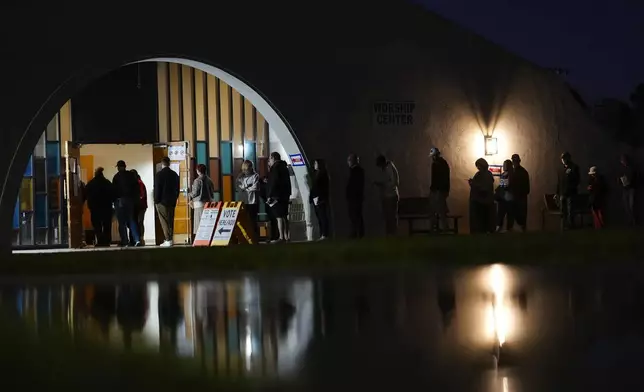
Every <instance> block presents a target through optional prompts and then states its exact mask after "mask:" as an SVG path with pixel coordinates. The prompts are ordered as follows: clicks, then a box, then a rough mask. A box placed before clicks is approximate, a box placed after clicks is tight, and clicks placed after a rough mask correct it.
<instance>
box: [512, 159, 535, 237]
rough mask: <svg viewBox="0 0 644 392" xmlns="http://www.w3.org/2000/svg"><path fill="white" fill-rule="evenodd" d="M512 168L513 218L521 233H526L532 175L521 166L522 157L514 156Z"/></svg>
mask: <svg viewBox="0 0 644 392" xmlns="http://www.w3.org/2000/svg"><path fill="white" fill-rule="evenodd" d="M512 166H513V168H514V173H513V178H512V196H513V197H514V201H513V202H512V205H513V207H514V208H513V209H514V211H513V216H514V222H516V223H517V224H518V225H519V227H520V228H521V231H523V232H525V231H526V229H527V221H528V195H529V194H530V175H529V174H528V171H527V170H526V169H525V168H524V167H523V166H522V165H521V157H520V156H519V154H514V155H512ZM512 223H513V222H512ZM508 229H509V230H512V229H513V225H509V227H508Z"/></svg>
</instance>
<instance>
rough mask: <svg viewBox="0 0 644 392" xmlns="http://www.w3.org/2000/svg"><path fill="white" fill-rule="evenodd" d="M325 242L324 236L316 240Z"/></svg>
mask: <svg viewBox="0 0 644 392" xmlns="http://www.w3.org/2000/svg"><path fill="white" fill-rule="evenodd" d="M325 240H326V237H325V236H322V237H320V238H318V241H325Z"/></svg>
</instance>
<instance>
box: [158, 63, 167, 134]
mask: <svg viewBox="0 0 644 392" xmlns="http://www.w3.org/2000/svg"><path fill="white" fill-rule="evenodd" d="M157 97H158V98H157V99H158V103H157V112H158V113H159V119H158V124H159V125H158V129H157V130H158V132H159V142H160V143H165V142H167V141H168V126H169V124H168V63H157Z"/></svg>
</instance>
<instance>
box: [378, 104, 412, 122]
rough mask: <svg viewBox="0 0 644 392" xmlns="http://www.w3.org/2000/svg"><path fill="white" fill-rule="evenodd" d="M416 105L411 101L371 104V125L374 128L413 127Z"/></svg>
mask: <svg viewBox="0 0 644 392" xmlns="http://www.w3.org/2000/svg"><path fill="white" fill-rule="evenodd" d="M415 109H416V103H415V102H412V101H378V102H375V103H374V104H373V108H372V110H373V111H372V115H373V123H374V125H376V126H410V125H414V111H415Z"/></svg>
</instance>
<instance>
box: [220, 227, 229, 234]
mask: <svg viewBox="0 0 644 392" xmlns="http://www.w3.org/2000/svg"><path fill="white" fill-rule="evenodd" d="M222 233H230V229H224V228H223V227H222V228H221V229H219V234H222Z"/></svg>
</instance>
